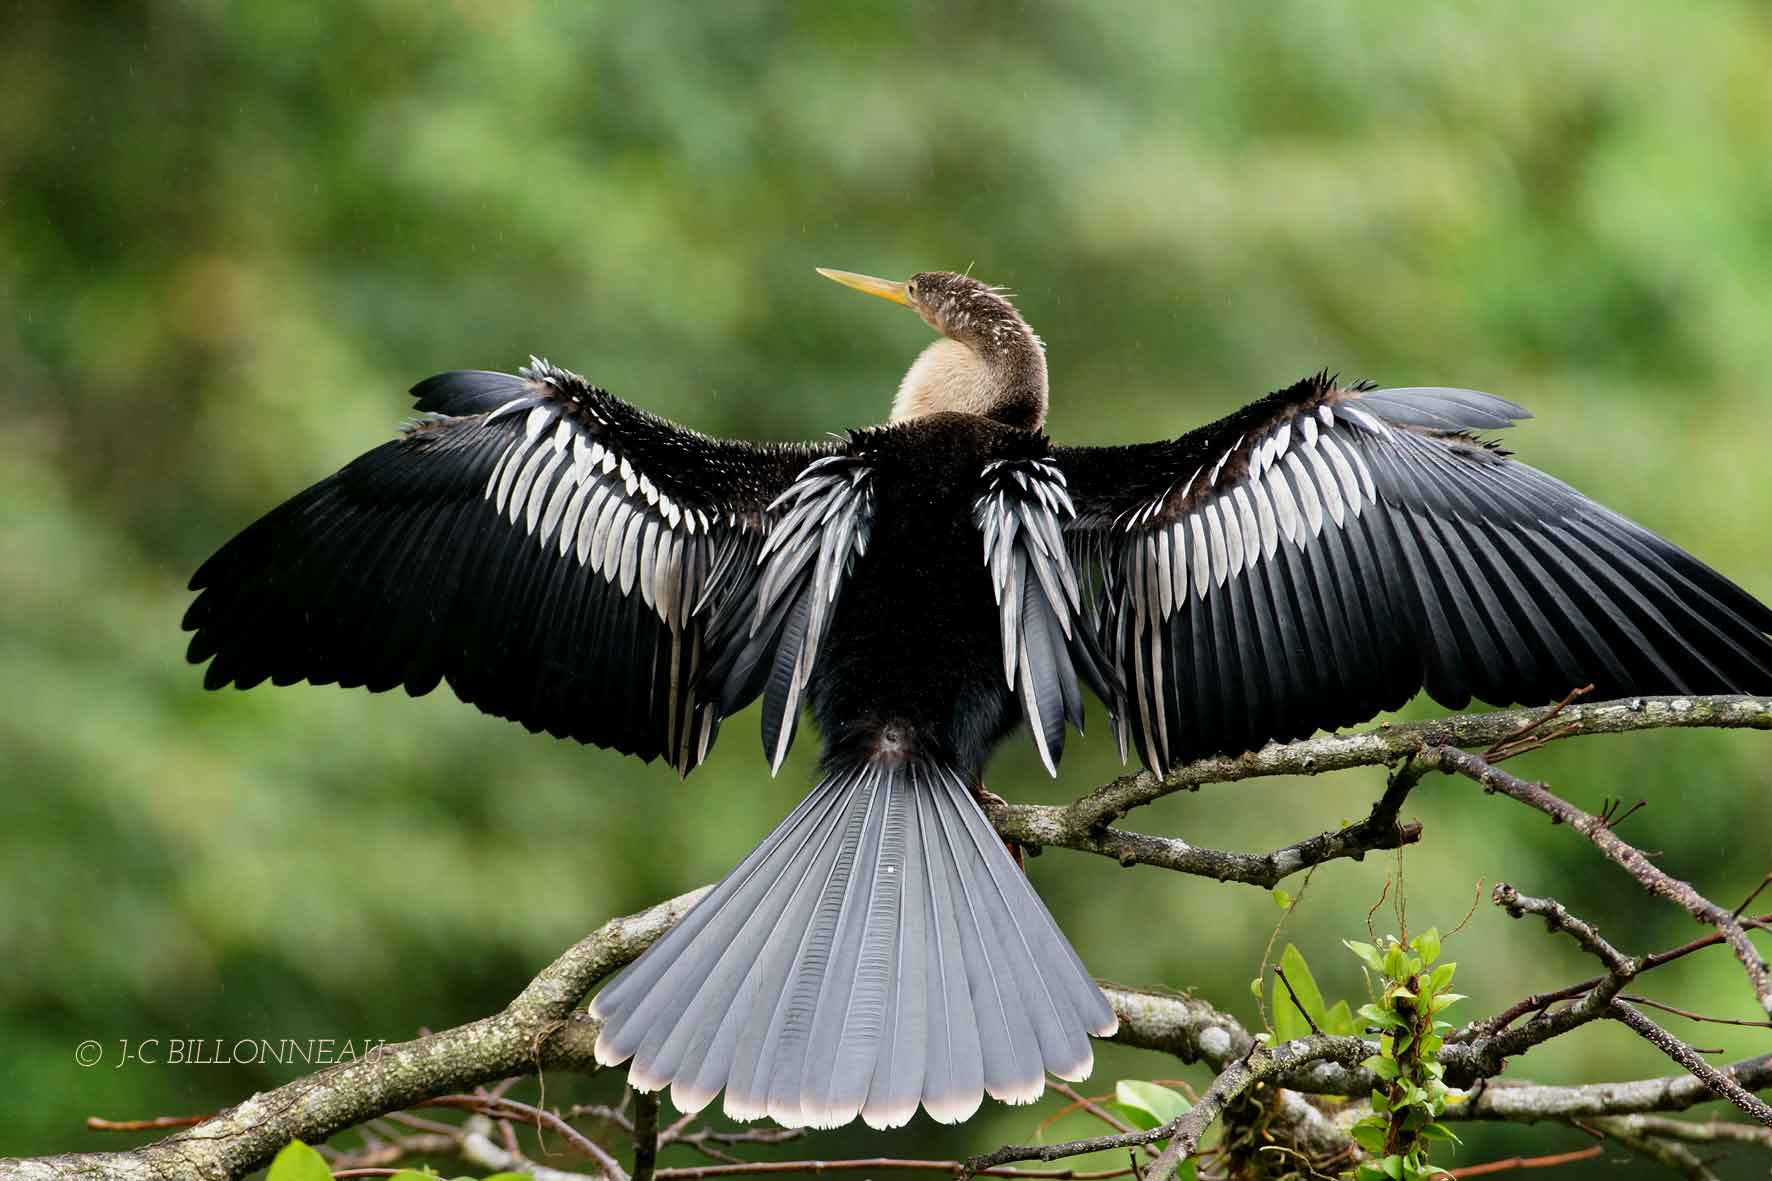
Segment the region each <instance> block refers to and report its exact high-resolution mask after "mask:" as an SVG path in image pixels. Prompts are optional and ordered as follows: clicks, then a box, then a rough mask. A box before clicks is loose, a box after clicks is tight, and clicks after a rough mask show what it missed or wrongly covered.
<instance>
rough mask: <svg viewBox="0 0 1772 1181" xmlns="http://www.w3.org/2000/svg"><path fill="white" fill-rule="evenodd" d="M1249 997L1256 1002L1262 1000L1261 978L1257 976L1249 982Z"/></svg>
mask: <svg viewBox="0 0 1772 1181" xmlns="http://www.w3.org/2000/svg"><path fill="white" fill-rule="evenodd" d="M1249 995H1250V996H1252V997H1254V998H1255V999H1256V1000H1260V999H1261V977H1260V976H1257V977H1256V978H1255V979H1253V980H1251V981H1250V982H1249Z"/></svg>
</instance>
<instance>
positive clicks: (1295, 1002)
mask: <svg viewBox="0 0 1772 1181" xmlns="http://www.w3.org/2000/svg"><path fill="white" fill-rule="evenodd" d="M1274 975H1275V976H1278V977H1279V978H1280V983H1281V984H1284V985H1285V986H1286V995H1287V996H1289V997H1291V998H1292V1006H1293V1008H1295V1009H1297V1010H1298V1011H1299V1013H1301V1014H1303V1016H1304V1023H1305V1024H1306V1025H1308V1026H1310V1027H1311V1032H1312V1033H1314V1034H1316V1035H1317V1036H1318V1037H1321V1036H1322V1035H1323V1031H1322V1030H1321V1029H1318V1028H1317V1022H1316V1019H1315V1018H1314V1017H1312V1016H1311V1011H1310V1010H1309V1009H1307V1008H1305V1007H1304V1002H1303V1001H1301V1000H1299V999H1298V993H1296V992H1294V991H1293V989H1292V981H1290V980H1288V979H1286V971H1285V969H1284V968H1280V967H1278V966H1276V967H1275V968H1274Z"/></svg>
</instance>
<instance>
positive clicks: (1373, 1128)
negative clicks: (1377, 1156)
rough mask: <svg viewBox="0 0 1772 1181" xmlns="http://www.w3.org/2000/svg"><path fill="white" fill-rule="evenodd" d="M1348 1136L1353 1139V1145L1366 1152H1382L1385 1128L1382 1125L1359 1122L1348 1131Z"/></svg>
mask: <svg viewBox="0 0 1772 1181" xmlns="http://www.w3.org/2000/svg"><path fill="white" fill-rule="evenodd" d="M1348 1135H1350V1136H1352V1137H1353V1138H1354V1143H1355V1144H1358V1145H1359V1146H1360V1147H1361V1148H1363V1149H1365V1150H1366V1151H1367V1152H1373V1153H1377V1152H1383V1151H1384V1136H1385V1127H1384V1125H1383V1124H1374V1123H1367V1122H1366V1121H1365V1120H1361V1121H1360V1122H1359V1123H1357V1124H1355V1125H1354V1126H1353V1127H1351V1128H1349V1129H1348Z"/></svg>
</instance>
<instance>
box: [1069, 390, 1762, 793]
mask: <svg viewBox="0 0 1772 1181" xmlns="http://www.w3.org/2000/svg"><path fill="white" fill-rule="evenodd" d="M1524 417H1526V412H1525V411H1524V410H1522V409H1521V408H1520V407H1518V406H1516V405H1514V404H1513V403H1512V402H1508V401H1506V400H1505V399H1502V398H1497V397H1494V396H1493V395H1490V394H1482V393H1476V392H1474V391H1471V390H1452V389H1373V388H1371V387H1369V386H1365V385H1357V386H1352V387H1340V386H1337V385H1336V384H1335V383H1334V382H1333V381H1332V380H1330V379H1329V378H1328V377H1327V376H1323V377H1318V378H1315V379H1311V380H1307V381H1302V382H1299V383H1298V384H1297V385H1295V386H1292V387H1291V388H1289V389H1286V390H1282V391H1280V392H1278V393H1276V394H1273V395H1271V396H1269V397H1267V398H1265V399H1263V400H1262V401H1260V402H1256V403H1254V404H1253V405H1251V406H1248V407H1246V408H1244V409H1243V410H1240V411H1238V412H1236V413H1235V414H1232V415H1231V416H1229V417H1228V418H1226V419H1224V420H1222V421H1220V422H1217V423H1214V424H1212V425H1211V426H1207V427H1203V428H1201V429H1200V430H1197V431H1193V432H1190V433H1189V434H1187V435H1184V436H1182V437H1181V438H1179V439H1175V440H1173V441H1169V442H1162V443H1148V444H1142V445H1138V446H1134V447H1100V448H1092V447H1064V448H1058V449H1056V450H1055V451H1054V453H1053V455H1054V458H1055V459H1056V460H1057V462H1058V464H1059V466H1060V468H1061V469H1062V470H1063V472H1064V475H1065V477H1066V479H1067V480H1068V482H1069V486H1070V492H1071V497H1072V499H1073V501H1074V503H1075V506H1076V518H1075V519H1074V520H1072V521H1071V522H1069V524H1068V526H1067V528H1068V530H1069V532H1070V535H1071V537H1072V540H1073V544H1074V545H1075V546H1076V548H1077V549H1079V550H1080V551H1081V552H1082V553H1083V554H1085V555H1086V556H1087V557H1089V558H1092V559H1093V561H1094V565H1095V566H1096V569H1097V571H1098V573H1099V581H1100V586H1101V594H1100V597H1099V599H1098V601H1097V603H1096V613H1097V614H1096V617H1097V620H1098V621H1099V623H1100V625H1101V627H1102V633H1103V634H1102V638H1103V646H1104V648H1106V649H1107V653H1108V658H1109V662H1110V665H1111V666H1112V668H1113V669H1114V671H1115V672H1116V673H1117V675H1118V677H1119V679H1120V681H1121V683H1122V684H1123V685H1124V686H1125V696H1124V697H1122V698H1120V699H1118V700H1116V701H1114V702H1112V703H1111V705H1112V707H1113V708H1114V709H1115V711H1116V713H1117V714H1118V715H1119V717H1120V720H1121V722H1122V733H1126V732H1128V731H1129V732H1130V733H1131V734H1132V735H1133V737H1134V738H1135V739H1136V741H1137V744H1138V748H1139V753H1140V754H1141V755H1142V756H1143V758H1144V761H1145V763H1146V764H1147V765H1148V766H1150V767H1151V768H1152V769H1153V770H1156V771H1159V772H1160V771H1162V770H1163V769H1164V768H1165V767H1169V766H1173V765H1174V764H1176V763H1178V762H1182V761H1185V760H1187V759H1190V758H1194V757H1196V756H1199V755H1203V754H1212V753H1219V752H1222V753H1235V752H1237V751H1242V750H1252V749H1254V748H1256V747H1258V746H1260V745H1261V744H1262V743H1264V742H1266V741H1267V740H1269V739H1280V740H1285V739H1289V738H1298V737H1302V736H1304V735H1306V734H1309V733H1311V732H1312V731H1313V730H1316V729H1318V728H1320V727H1334V726H1340V725H1347V724H1350V723H1353V722H1359V721H1364V720H1365V719H1366V718H1369V717H1371V716H1372V715H1373V714H1375V713H1377V712H1379V711H1380V710H1382V709H1394V708H1395V707H1397V706H1399V705H1401V704H1402V703H1403V702H1404V701H1406V700H1408V699H1409V698H1410V697H1413V696H1414V695H1415V694H1416V692H1418V691H1419V690H1421V689H1422V688H1424V687H1425V688H1426V690H1427V692H1428V693H1429V695H1431V696H1432V697H1433V698H1434V700H1436V701H1438V702H1440V703H1441V704H1442V705H1445V706H1449V707H1451V708H1453V709H1462V708H1464V706H1465V705H1467V704H1468V703H1469V702H1470V700H1471V698H1473V697H1478V698H1481V699H1483V700H1484V701H1487V702H1491V703H1493V704H1496V705H1504V704H1507V703H1510V702H1520V703H1523V704H1536V703H1539V702H1546V701H1555V700H1556V699H1557V698H1559V697H1561V696H1563V695H1564V694H1566V693H1568V692H1569V691H1570V690H1571V689H1573V688H1575V687H1577V686H1579V685H1583V684H1587V683H1589V682H1592V683H1593V684H1594V685H1595V686H1596V688H1597V689H1598V691H1599V693H1600V694H1601V695H1603V696H1607V697H1617V696H1628V695H1630V694H1637V693H1704V692H1735V693H1741V692H1750V693H1763V692H1767V691H1769V690H1772V639H1769V638H1768V633H1772V609H1768V608H1767V607H1766V606H1765V605H1764V604H1762V603H1759V602H1757V601H1755V600H1754V598H1753V596H1751V595H1749V594H1748V593H1747V592H1745V591H1743V590H1742V589H1741V588H1740V587H1738V586H1736V585H1735V584H1734V583H1732V582H1730V581H1729V580H1728V579H1727V578H1725V577H1723V576H1722V575H1721V574H1718V573H1717V572H1716V571H1715V570H1712V569H1711V568H1710V567H1708V566H1706V565H1705V564H1704V563H1702V562H1700V561H1699V560H1698V559H1696V558H1694V557H1693V556H1692V555H1690V554H1688V553H1686V552H1685V551H1684V550H1682V549H1680V548H1679V547H1677V546H1675V545H1673V544H1672V543H1670V542H1668V541H1666V540H1664V539H1662V538H1660V537H1657V536H1656V535H1655V534H1653V533H1651V532H1649V531H1648V530H1647V529H1644V528H1643V527H1642V526H1640V525H1637V524H1635V523H1633V522H1631V521H1627V520H1626V519H1625V518H1623V517H1621V516H1619V515H1618V514H1617V513H1614V512H1612V511H1610V510H1609V509H1606V508H1604V507H1602V506H1601V505H1598V504H1595V503H1594V502H1593V501H1591V500H1589V499H1587V498H1586V497H1585V496H1582V495H1581V494H1580V493H1578V492H1576V491H1575V490H1574V489H1573V488H1570V487H1569V486H1568V485H1567V484H1564V483H1562V482H1560V481H1558V480H1555V479H1553V478H1552V477H1550V476H1547V475H1545V474H1544V473H1543V472H1540V471H1536V470H1534V469H1532V468H1530V467H1527V466H1526V465H1525V464H1523V463H1520V462H1518V461H1517V460H1514V459H1512V458H1510V457H1509V456H1508V454H1507V453H1506V452H1505V451H1502V450H1500V449H1499V448H1496V447H1493V446H1491V445H1488V444H1486V443H1485V442H1483V441H1482V440H1481V439H1479V438H1478V437H1477V436H1476V434H1475V433H1474V432H1477V431H1488V430H1496V429H1500V428H1502V427H1506V426H1508V425H1510V424H1511V423H1512V422H1513V421H1514V420H1515V419H1519V418H1524Z"/></svg>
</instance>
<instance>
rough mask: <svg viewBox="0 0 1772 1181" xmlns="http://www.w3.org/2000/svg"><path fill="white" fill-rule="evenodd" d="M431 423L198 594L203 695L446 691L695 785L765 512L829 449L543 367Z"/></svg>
mask: <svg viewBox="0 0 1772 1181" xmlns="http://www.w3.org/2000/svg"><path fill="white" fill-rule="evenodd" d="M413 394H414V396H415V397H416V398H417V400H418V401H417V409H418V410H420V411H421V412H426V413H427V414H429V415H431V416H432V417H427V418H424V419H421V420H419V421H417V422H414V423H412V424H410V425H409V426H408V427H407V429H406V430H405V431H404V433H403V434H402V435H401V437H400V438H398V439H396V440H394V441H393V442H390V443H386V444H384V445H382V446H381V447H378V448H376V449H375V450H374V451H371V452H369V453H368V454H366V455H364V456H361V457H360V458H358V459H357V460H355V461H354V462H352V463H351V464H349V465H347V466H346V467H345V468H344V469H343V470H341V471H339V472H337V473H335V474H334V475H331V476H329V477H327V478H326V479H324V480H322V481H320V483H318V484H316V485H314V486H313V487H312V488H309V489H308V490H307V491H305V492H303V493H301V494H299V495H298V496H296V497H294V498H293V499H291V500H289V501H287V502H286V503H284V504H283V505H281V506H279V507H278V508H276V509H273V510H272V511H271V512H270V513H268V514H266V515H265V516H264V517H263V518H261V519H260V520H258V521H257V522H255V523H254V524H253V525H251V526H250V527H248V528H247V529H246V530H245V531H244V532H242V533H241V534H240V535H239V536H237V537H235V538H234V539H233V540H232V541H230V542H228V544H227V545H225V546H223V547H222V549H221V550H219V551H218V552H217V553H216V554H215V556H214V557H212V558H210V559H209V561H207V562H205V563H204V564H203V566H202V568H201V569H199V570H198V571H197V573H196V575H195V576H193V578H192V579H191V587H192V589H193V590H198V591H201V592H202V593H201V594H200V595H198V597H197V599H196V601H195V602H193V603H192V604H191V607H190V610H189V611H188V612H187V613H186V615H185V620H184V626H185V628H186V629H187V630H192V631H195V632H196V635H195V636H193V637H192V639H191V646H190V659H191V660H192V661H193V662H197V663H201V662H203V661H205V660H208V661H210V665H209V668H208V670H207V671H206V673H205V674H204V684H205V685H207V686H208V687H210V688H219V687H220V686H222V685H227V684H234V685H238V686H240V687H241V688H249V687H251V686H253V685H256V684H258V683H259V682H261V681H264V680H266V679H269V680H271V681H273V682H275V683H277V684H291V683H294V682H296V681H302V680H306V681H310V682H312V683H314V684H329V683H333V682H336V683H338V684H340V685H344V686H357V685H361V686H365V687H367V688H368V689H370V690H371V691H374V692H379V691H383V690H387V689H391V688H393V687H395V686H396V685H400V686H404V687H405V688H406V690H407V692H409V693H411V694H413V695H414V696H418V695H420V694H424V693H428V692H430V690H432V689H433V688H435V687H436V685H437V683H438V681H440V680H444V681H447V682H448V683H449V686H450V688H451V689H453V690H454V691H455V693H456V695H457V696H458V697H460V698H461V699H462V700H463V701H466V702H469V703H471V704H473V705H475V706H478V707H479V708H480V709H482V710H484V711H485V712H487V713H489V714H493V715H496V716H498V717H504V718H510V719H512V720H514V721H518V722H521V723H523V725H525V726H526V727H528V728H529V729H530V730H546V731H548V732H549V733H551V734H554V735H556V736H559V737H570V738H575V739H578V740H579V741H581V742H589V743H594V744H596V745H598V746H607V747H611V748H613V749H615V750H619V751H622V752H624V753H626V754H633V755H638V756H639V757H641V758H643V759H647V760H650V759H653V758H655V757H657V756H659V755H663V756H664V757H665V758H666V759H667V760H668V761H669V762H670V763H671V764H672V765H673V766H675V767H676V768H677V769H678V771H680V772H682V773H684V774H687V773H688V772H689V770H690V769H691V768H693V767H694V766H695V765H696V764H697V763H699V762H701V760H702V759H703V758H704V757H706V755H707V752H708V748H709V746H710V745H711V744H712V742H713V739H714V734H715V731H716V729H717V727H718V724H719V721H720V718H721V717H722V716H723V715H724V714H725V713H727V712H730V710H731V709H736V708H738V707H739V706H742V705H743V704H744V703H745V702H744V701H743V700H739V701H735V702H733V703H731V704H730V706H723V705H722V703H721V694H720V688H721V687H720V686H719V685H717V684H714V683H712V682H711V681H710V679H709V678H708V675H707V673H708V669H709V667H710V665H711V663H712V661H713V658H714V655H715V654H714V653H713V652H711V651H710V650H709V647H708V645H709V636H710V634H711V632H712V630H713V626H714V620H715V619H716V618H718V617H721V616H722V615H723V613H726V612H732V613H735V614H738V615H743V616H746V617H748V615H749V613H750V611H751V609H752V607H751V605H752V603H753V602H754V597H755V593H756V583H757V574H758V565H757V557H758V554H759V553H760V552H761V550H762V547H763V543H764V538H765V534H766V530H767V526H768V521H769V517H770V513H769V506H770V505H771V503H772V502H773V501H774V500H775V499H776V497H777V496H779V495H780V494H781V493H782V492H783V490H784V489H786V488H787V487H788V486H789V485H790V484H791V483H792V482H793V480H794V477H795V476H796V475H797V474H798V473H799V472H800V471H801V469H803V468H804V467H805V466H806V465H807V464H808V463H810V462H811V461H812V460H814V459H816V458H817V457H818V456H820V455H823V454H827V453H828V452H829V450H830V448H828V447H822V448H821V447H813V446H800V445H768V446H759V445H755V444H749V443H735V442H724V441H720V440H716V439H710V438H707V437H705V436H703V435H700V434H697V433H695V432H693V431H689V430H686V429H684V428H682V427H679V426H677V425H675V424H673V423H670V422H667V421H665V420H664V419H661V418H658V417H656V416H654V415H651V414H647V413H646V412H645V411H642V410H639V409H637V408H635V407H633V406H631V405H629V404H628V403H626V402H623V401H622V400H621V399H619V398H616V397H615V396H613V395H611V394H609V393H607V392H605V391H603V390H600V389H597V388H596V387H594V386H592V385H590V384H589V383H588V382H586V381H585V380H584V379H583V378H581V377H579V376H578V375H576V374H573V373H569V372H567V371H565V370H563V369H558V368H555V367H553V366H551V365H548V364H547V363H546V362H536V363H534V364H533V365H531V366H530V367H529V368H526V369H524V370H522V371H521V374H520V375H516V376H513V375H511V374H505V373H482V372H457V373H444V374H440V375H438V376H436V377H433V378H430V379H428V380H426V381H423V382H421V383H419V385H418V386H416V387H415V388H414V389H413Z"/></svg>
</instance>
